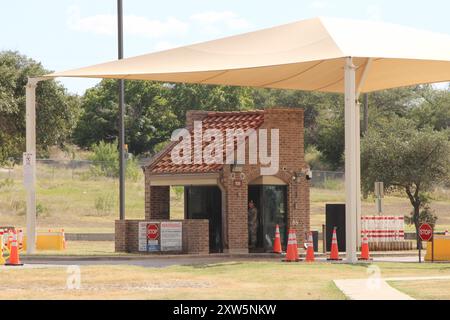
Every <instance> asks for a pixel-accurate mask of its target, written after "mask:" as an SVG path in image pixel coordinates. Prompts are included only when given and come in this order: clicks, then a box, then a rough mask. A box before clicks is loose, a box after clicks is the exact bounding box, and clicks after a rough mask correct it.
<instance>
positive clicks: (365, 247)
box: [359, 233, 372, 261]
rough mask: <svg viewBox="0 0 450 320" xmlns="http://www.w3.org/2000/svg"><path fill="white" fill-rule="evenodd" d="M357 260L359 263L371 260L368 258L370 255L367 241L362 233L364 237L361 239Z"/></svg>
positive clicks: (365, 235)
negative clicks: (359, 254)
mask: <svg viewBox="0 0 450 320" xmlns="http://www.w3.org/2000/svg"><path fill="white" fill-rule="evenodd" d="M359 260H361V261H369V260H372V259H371V258H370V253H369V239H368V238H367V234H366V233H364V237H363V239H362V243H361V256H360V257H359Z"/></svg>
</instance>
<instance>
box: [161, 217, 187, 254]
mask: <svg viewBox="0 0 450 320" xmlns="http://www.w3.org/2000/svg"><path fill="white" fill-rule="evenodd" d="M182 229H183V228H182V223H181V222H171V221H166V222H161V251H182V249H183V245H182V243H183V240H182Z"/></svg>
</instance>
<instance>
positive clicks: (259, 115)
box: [146, 110, 264, 174]
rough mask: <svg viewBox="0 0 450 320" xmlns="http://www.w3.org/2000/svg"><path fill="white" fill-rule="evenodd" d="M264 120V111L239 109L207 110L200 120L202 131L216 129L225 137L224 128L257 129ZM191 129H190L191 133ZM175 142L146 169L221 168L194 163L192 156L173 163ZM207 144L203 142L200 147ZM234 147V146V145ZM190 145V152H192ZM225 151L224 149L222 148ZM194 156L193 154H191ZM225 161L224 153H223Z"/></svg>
mask: <svg viewBox="0 0 450 320" xmlns="http://www.w3.org/2000/svg"><path fill="white" fill-rule="evenodd" d="M263 122H264V111H259V110H257V111H239V112H208V114H207V116H206V117H205V118H204V119H203V120H202V129H203V131H205V130H207V129H218V130H220V131H221V132H222V136H223V137H224V139H225V133H226V130H229V129H234V130H236V129H242V130H244V131H246V130H249V129H255V130H256V129H258V128H259V127H260V126H261V125H262V124H263ZM192 133H193V130H191V134H192ZM192 140H194V139H192ZM176 145H177V143H172V144H170V145H169V146H168V147H167V148H166V149H165V150H164V151H163V152H161V153H160V154H159V156H157V157H155V158H154V160H153V161H152V162H151V163H150V164H149V165H147V166H146V167H147V169H148V170H150V172H151V173H154V174H177V173H180V174H184V173H210V172H218V171H220V170H221V169H222V168H223V164H206V163H204V161H203V163H202V164H194V163H193V162H194V161H193V159H194V158H193V157H192V158H191V162H192V163H191V164H175V163H173V162H172V158H171V151H172V149H173V148H174V147H175V146H176ZM206 145H207V143H205V142H203V146H202V149H203V148H204V147H205V146H206ZM235 147H236V146H235ZM194 149H195V148H194V147H193V146H192V152H194ZM224 152H225V150H224ZM193 156H194V155H193ZM224 161H225V154H224Z"/></svg>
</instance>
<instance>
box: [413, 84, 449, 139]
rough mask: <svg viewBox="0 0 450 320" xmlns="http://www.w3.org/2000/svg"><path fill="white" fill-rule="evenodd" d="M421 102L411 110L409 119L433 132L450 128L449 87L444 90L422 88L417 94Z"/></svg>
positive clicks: (428, 87)
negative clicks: (430, 127)
mask: <svg viewBox="0 0 450 320" xmlns="http://www.w3.org/2000/svg"><path fill="white" fill-rule="evenodd" d="M418 94H419V95H420V97H421V101H420V103H419V105H418V106H417V107H416V108H413V109H411V111H410V112H409V115H408V116H409V117H410V118H411V119H414V121H415V122H417V123H418V126H419V127H424V126H427V125H429V126H432V127H433V128H434V129H435V130H445V129H447V128H450V86H449V87H448V88H447V89H446V90H436V89H433V88H432V87H431V86H424V87H422V89H421V90H420V91H419V93H418Z"/></svg>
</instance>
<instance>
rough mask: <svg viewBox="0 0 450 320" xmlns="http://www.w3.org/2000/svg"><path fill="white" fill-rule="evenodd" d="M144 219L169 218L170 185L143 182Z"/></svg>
mask: <svg viewBox="0 0 450 320" xmlns="http://www.w3.org/2000/svg"><path fill="white" fill-rule="evenodd" d="M145 219H146V220H150V219H161V220H169V219H170V187H166V186H164V187H160V186H150V184H149V183H148V182H147V183H146V184H145Z"/></svg>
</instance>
